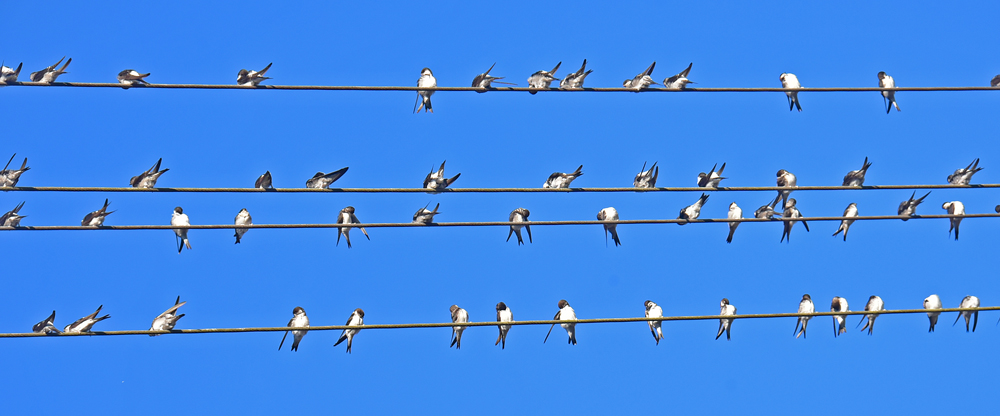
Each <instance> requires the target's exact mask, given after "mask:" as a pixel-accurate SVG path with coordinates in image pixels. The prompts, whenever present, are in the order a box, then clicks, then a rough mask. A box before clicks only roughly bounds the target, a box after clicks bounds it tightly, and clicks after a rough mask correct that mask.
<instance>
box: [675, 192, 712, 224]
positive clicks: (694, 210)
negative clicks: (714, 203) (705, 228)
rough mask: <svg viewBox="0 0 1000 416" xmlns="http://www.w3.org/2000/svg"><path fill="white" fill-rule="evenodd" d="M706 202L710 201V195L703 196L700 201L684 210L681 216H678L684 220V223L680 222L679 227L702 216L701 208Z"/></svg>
mask: <svg viewBox="0 0 1000 416" xmlns="http://www.w3.org/2000/svg"><path fill="white" fill-rule="evenodd" d="M706 201H708V194H701V197H699V198H698V201H696V202H695V203H693V204H691V205H688V206H686V207H684V208H682V209H681V212H680V214H678V215H677V219H679V220H684V222H679V223H677V225H684V224H687V223H688V222H689V221H691V220H696V219H698V217H699V216H700V215H701V207H702V206H704V205H705V202H706Z"/></svg>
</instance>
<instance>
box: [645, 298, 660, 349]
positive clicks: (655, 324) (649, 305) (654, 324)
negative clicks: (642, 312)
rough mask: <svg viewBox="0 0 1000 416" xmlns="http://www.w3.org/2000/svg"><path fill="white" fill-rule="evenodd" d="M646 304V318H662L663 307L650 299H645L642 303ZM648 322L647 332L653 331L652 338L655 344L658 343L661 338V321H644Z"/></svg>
mask: <svg viewBox="0 0 1000 416" xmlns="http://www.w3.org/2000/svg"><path fill="white" fill-rule="evenodd" d="M643 304H644V305H645V306H646V317H647V318H662V317H663V309H662V308H660V305H657V304H656V303H653V301H651V300H647V301H646V302H645V303H643ZM646 323H647V324H649V332H652V333H653V339H654V340H656V345H660V340H661V339H663V321H646Z"/></svg>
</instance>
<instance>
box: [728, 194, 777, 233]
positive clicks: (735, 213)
mask: <svg viewBox="0 0 1000 416" xmlns="http://www.w3.org/2000/svg"><path fill="white" fill-rule="evenodd" d="M768 208H770V207H768ZM771 212H774V211H771ZM727 217H728V218H729V219H731V220H739V219H743V210H742V209H740V207H739V205H736V202H732V203H730V204H729V214H728V215H727ZM739 226H740V223H739V221H730V222H729V236H728V237H726V242H727V243H732V242H733V234H734V233H736V227H739Z"/></svg>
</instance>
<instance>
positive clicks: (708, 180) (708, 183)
mask: <svg viewBox="0 0 1000 416" xmlns="http://www.w3.org/2000/svg"><path fill="white" fill-rule="evenodd" d="M716 166H719V165H718V164H716V165H714V166H712V170H711V171H709V172H708V173H705V172H700V173H698V187H699V188H718V187H719V182H722V180H723V179H728V178H724V177H722V171H723V170H725V169H726V164H725V163H723V164H722V167H721V168H719V170H718V171H716V170H715V168H716Z"/></svg>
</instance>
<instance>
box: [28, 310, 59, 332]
mask: <svg viewBox="0 0 1000 416" xmlns="http://www.w3.org/2000/svg"><path fill="white" fill-rule="evenodd" d="M55 322H56V311H52V315H49V317H48V318H45V319H43V320H42V321H41V322H39V323H37V324H35V325H34V326H32V327H31V332H34V333H36V334H46V335H47V334H58V333H60V332H61V331H59V328H56V325H55Z"/></svg>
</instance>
